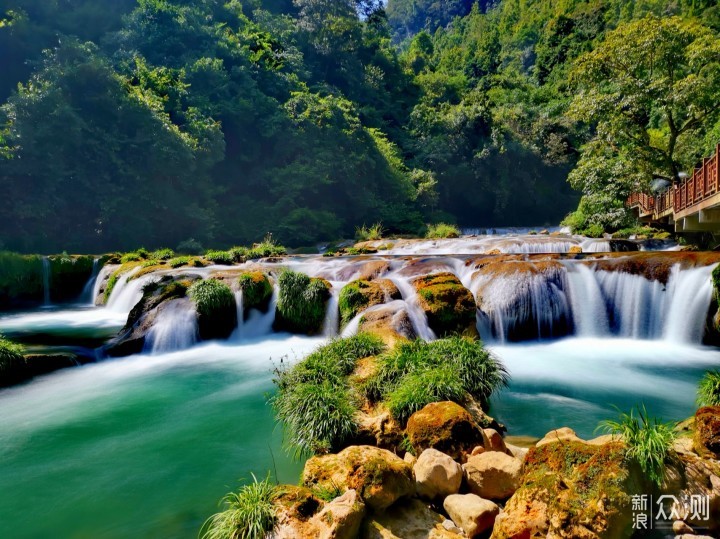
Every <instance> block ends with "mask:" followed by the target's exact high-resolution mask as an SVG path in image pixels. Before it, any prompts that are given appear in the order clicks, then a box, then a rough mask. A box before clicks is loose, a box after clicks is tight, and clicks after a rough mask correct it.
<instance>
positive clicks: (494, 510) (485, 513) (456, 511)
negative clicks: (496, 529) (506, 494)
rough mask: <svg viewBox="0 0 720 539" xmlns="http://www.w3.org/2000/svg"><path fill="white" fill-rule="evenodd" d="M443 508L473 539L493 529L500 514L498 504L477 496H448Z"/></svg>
mask: <svg viewBox="0 0 720 539" xmlns="http://www.w3.org/2000/svg"><path fill="white" fill-rule="evenodd" d="M443 508H444V509H445V511H447V514H448V515H449V516H450V518H451V519H452V521H453V522H454V523H455V524H457V525H458V526H459V527H460V528H462V530H463V531H464V532H465V534H466V535H467V536H468V537H471V538H472V537H476V536H478V535H480V534H481V533H483V532H485V531H487V530H489V529H490V528H492V527H493V524H495V518H496V517H497V516H498V514H499V513H500V508H499V507H498V506H497V504H495V503H493V502H491V501H490V500H485V499H483V498H481V497H480V496H477V495H475V494H453V495H451V496H448V497H447V498H445V501H444V502H443Z"/></svg>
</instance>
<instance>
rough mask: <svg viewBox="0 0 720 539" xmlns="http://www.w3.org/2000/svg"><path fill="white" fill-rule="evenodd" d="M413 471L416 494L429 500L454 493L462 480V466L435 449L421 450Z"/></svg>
mask: <svg viewBox="0 0 720 539" xmlns="http://www.w3.org/2000/svg"><path fill="white" fill-rule="evenodd" d="M413 471H414V472H415V481H416V482H417V493H418V495H419V496H421V497H423V498H427V499H429V500H433V499H435V498H445V497H446V496H449V495H450V494H456V493H457V492H458V491H459V490H460V485H461V484H462V480H463V470H462V466H460V465H459V464H458V463H457V462H455V461H454V460H453V459H451V458H450V457H449V456H447V455H446V454H445V453H441V452H440V451H438V450H436V449H426V450H425V451H423V452H422V454H421V455H420V456H419V457H418V459H417V462H416V463H415V465H414V466H413Z"/></svg>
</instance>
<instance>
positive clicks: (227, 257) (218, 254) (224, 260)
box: [205, 251, 235, 266]
mask: <svg viewBox="0 0 720 539" xmlns="http://www.w3.org/2000/svg"><path fill="white" fill-rule="evenodd" d="M205 258H206V259H207V260H209V261H210V262H212V263H213V264H221V265H225V266H232V265H233V264H234V263H235V255H234V254H233V253H232V252H231V251H208V252H206V253H205Z"/></svg>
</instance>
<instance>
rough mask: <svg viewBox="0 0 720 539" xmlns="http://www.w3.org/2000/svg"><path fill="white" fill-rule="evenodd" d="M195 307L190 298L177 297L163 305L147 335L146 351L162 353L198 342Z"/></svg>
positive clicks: (181, 348)
mask: <svg viewBox="0 0 720 539" xmlns="http://www.w3.org/2000/svg"><path fill="white" fill-rule="evenodd" d="M198 336H199V333H198V323H197V315H196V314H195V308H194V307H193V305H192V303H191V302H190V301H188V300H182V299H175V300H172V301H169V302H167V303H166V304H165V305H163V306H162V307H161V308H160V309H159V310H158V313H157V314H156V318H155V324H153V326H152V328H150V331H148V333H147V336H146V337H145V349H144V351H145V352H149V353H151V354H162V353H166V352H176V351H178V350H185V349H187V348H190V347H191V346H192V345H194V344H195V343H197V342H198Z"/></svg>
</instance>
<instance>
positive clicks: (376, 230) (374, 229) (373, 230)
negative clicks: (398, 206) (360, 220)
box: [355, 222, 385, 241]
mask: <svg viewBox="0 0 720 539" xmlns="http://www.w3.org/2000/svg"><path fill="white" fill-rule="evenodd" d="M384 234H385V230H384V229H383V225H382V223H380V222H378V223H375V224H374V225H372V226H366V225H365V224H363V226H359V227H357V228H356V229H355V239H357V240H358V241H375V240H381V239H383V235H384Z"/></svg>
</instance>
